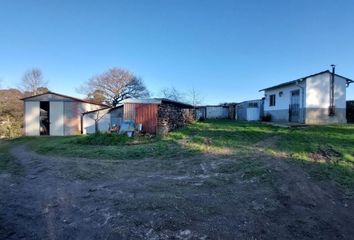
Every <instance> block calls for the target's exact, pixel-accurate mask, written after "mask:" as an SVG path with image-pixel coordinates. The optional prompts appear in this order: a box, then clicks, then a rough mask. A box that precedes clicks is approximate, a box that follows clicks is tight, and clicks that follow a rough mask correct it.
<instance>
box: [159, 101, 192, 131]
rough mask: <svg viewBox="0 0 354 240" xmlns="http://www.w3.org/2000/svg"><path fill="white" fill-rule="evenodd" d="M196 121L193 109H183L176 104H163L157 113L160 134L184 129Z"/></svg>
mask: <svg viewBox="0 0 354 240" xmlns="http://www.w3.org/2000/svg"><path fill="white" fill-rule="evenodd" d="M194 119H195V111H194V110H193V109H183V108H181V107H179V106H177V105H175V104H167V103H162V104H161V105H160V106H159V109H158V112H157V131H158V133H160V134H164V133H167V132H169V131H171V130H174V129H177V128H179V127H183V126H185V125H186V124H188V123H191V122H193V121H194Z"/></svg>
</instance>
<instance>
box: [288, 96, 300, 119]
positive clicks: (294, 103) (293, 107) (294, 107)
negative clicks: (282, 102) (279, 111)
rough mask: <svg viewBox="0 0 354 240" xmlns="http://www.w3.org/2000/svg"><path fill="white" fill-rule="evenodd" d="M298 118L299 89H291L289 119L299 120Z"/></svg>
mask: <svg viewBox="0 0 354 240" xmlns="http://www.w3.org/2000/svg"><path fill="white" fill-rule="evenodd" d="M299 120H300V90H295V91H291V96H290V106H289V121H290V122H299Z"/></svg>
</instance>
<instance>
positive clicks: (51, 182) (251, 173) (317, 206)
mask: <svg viewBox="0 0 354 240" xmlns="http://www.w3.org/2000/svg"><path fill="white" fill-rule="evenodd" d="M263 147H266V146H264V145H263V144H262V143H260V144H258V145H256V146H255V149H254V151H250V152H252V153H250V154H249V155H248V156H243V157H242V159H220V158H219V157H216V156H200V157H199V158H191V159H183V160H152V159H147V160H136V161H131V160H126V161H102V160H87V159H64V158H58V157H47V156H40V155H37V154H35V153H32V152H30V151H28V150H27V149H26V147H25V146H17V147H15V148H14V149H12V154H13V155H14V156H15V157H16V158H17V159H18V161H19V162H20V164H21V165H22V166H23V168H24V174H23V175H20V176H12V175H10V174H2V175H0V195H1V198H0V204H1V208H0V229H1V230H0V238H1V239H21V238H25V239H331V240H332V239H353V236H354V227H353V223H354V207H353V199H352V198H350V197H348V195H345V194H344V192H343V191H342V190H341V189H340V188H339V187H337V186H336V185H335V184H333V183H327V182H316V181H313V180H312V179H311V178H310V177H309V176H308V175H307V174H306V172H305V171H303V170H302V169H301V167H299V165H296V164H292V163H291V162H289V161H287V160H286V159H283V158H280V157H279V158H278V159H274V157H270V156H268V155H267V154H266V153H265V152H264V151H263V150H262V148H263ZM252 161H255V162H257V161H259V162H260V163H261V165H260V166H258V165H257V166H256V167H254V166H251V167H249V165H247V164H248V162H251V163H252ZM241 163H242V164H241ZM245 166H246V168H245ZM247 169H248V170H247Z"/></svg>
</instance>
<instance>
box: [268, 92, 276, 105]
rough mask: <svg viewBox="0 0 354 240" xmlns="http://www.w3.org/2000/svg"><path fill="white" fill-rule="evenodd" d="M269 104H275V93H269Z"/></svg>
mask: <svg viewBox="0 0 354 240" xmlns="http://www.w3.org/2000/svg"><path fill="white" fill-rule="evenodd" d="M269 106H275V94H272V95H269Z"/></svg>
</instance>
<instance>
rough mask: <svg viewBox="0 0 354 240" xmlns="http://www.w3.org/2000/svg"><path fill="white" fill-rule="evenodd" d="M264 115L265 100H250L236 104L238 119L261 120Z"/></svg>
mask: <svg viewBox="0 0 354 240" xmlns="http://www.w3.org/2000/svg"><path fill="white" fill-rule="evenodd" d="M262 115H263V100H262V99H257V100H250V101H244V102H241V103H238V104H237V105H236V116H235V119H236V120H241V121H259V120H261V117H262Z"/></svg>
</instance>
